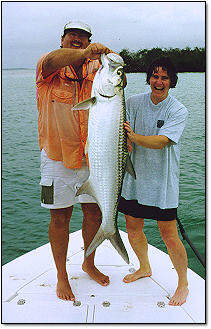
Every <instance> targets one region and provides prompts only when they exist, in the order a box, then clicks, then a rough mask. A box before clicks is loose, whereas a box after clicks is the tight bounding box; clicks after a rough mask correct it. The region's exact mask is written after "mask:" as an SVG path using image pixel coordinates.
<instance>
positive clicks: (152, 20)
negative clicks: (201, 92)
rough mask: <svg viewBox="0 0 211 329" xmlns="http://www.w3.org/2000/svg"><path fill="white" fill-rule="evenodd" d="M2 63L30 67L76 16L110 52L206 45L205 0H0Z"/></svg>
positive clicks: (56, 44)
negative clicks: (14, 0) (61, 0)
mask: <svg viewBox="0 0 211 329" xmlns="http://www.w3.org/2000/svg"><path fill="white" fill-rule="evenodd" d="M1 4H2V68H3V69H4V68H32V69H33V68H35V67H36V63H37V61H38V59H39V57H40V56H41V55H42V54H44V53H47V52H50V51H52V50H54V49H58V48H59V47H60V40H61V34H62V31H63V27H64V25H65V24H66V23H67V22H69V21H71V20H79V21H82V22H85V23H87V24H89V25H90V26H91V28H92V33H93V36H92V42H100V43H102V44H104V45H106V46H107V47H109V48H110V49H112V50H113V51H116V52H119V51H121V50H122V49H124V48H127V49H129V50H130V51H137V50H139V49H151V48H154V47H160V48H180V49H182V48H186V47H190V48H194V47H204V46H205V2H204V1H138V2H136V1H112V2H110V1H63V2H59V1H58V2H57V1H49V2H47V1H46V2H44V1H43V2H42V1H41V2H40V1H32V2H28V1H17V2H13V1H3V2H1Z"/></svg>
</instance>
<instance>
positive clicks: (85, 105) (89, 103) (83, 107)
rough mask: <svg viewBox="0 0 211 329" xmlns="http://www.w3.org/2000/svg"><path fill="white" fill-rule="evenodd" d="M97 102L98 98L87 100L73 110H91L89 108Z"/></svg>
mask: <svg viewBox="0 0 211 329" xmlns="http://www.w3.org/2000/svg"><path fill="white" fill-rule="evenodd" d="M95 102H96V97H91V98H88V99H86V100H85V101H82V102H80V103H78V104H76V105H75V106H74V107H73V108H72V110H73V111H75V110H89V108H90V107H91V106H92V105H93V104H94V103H95Z"/></svg>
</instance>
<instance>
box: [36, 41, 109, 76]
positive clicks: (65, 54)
mask: <svg viewBox="0 0 211 329" xmlns="http://www.w3.org/2000/svg"><path fill="white" fill-rule="evenodd" d="M110 52H111V50H110V49H109V48H107V47H106V46H104V45H101V44H100V43H91V44H90V45H89V46H88V47H87V48H86V49H70V48H62V49H57V50H54V51H52V52H50V53H49V54H48V55H47V56H46V57H45V59H44V61H43V67H42V69H43V76H44V77H47V76H48V75H50V74H51V73H53V72H55V71H56V70H58V69H60V68H62V67H65V66H67V65H73V66H76V67H77V66H80V65H81V64H82V63H83V61H84V60H85V59H86V58H89V59H93V60H94V59H100V56H101V54H103V53H106V54H108V53H110Z"/></svg>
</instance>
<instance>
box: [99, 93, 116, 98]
mask: <svg viewBox="0 0 211 329" xmlns="http://www.w3.org/2000/svg"><path fill="white" fill-rule="evenodd" d="M99 95H100V96H101V97H104V98H112V97H114V96H115V94H114V95H112V96H111V95H103V94H101V93H99Z"/></svg>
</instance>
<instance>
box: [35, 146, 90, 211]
mask: <svg viewBox="0 0 211 329" xmlns="http://www.w3.org/2000/svg"><path fill="white" fill-rule="evenodd" d="M40 172H41V181H40V185H41V186H42V190H41V206H42V207H44V208H48V209H61V208H67V207H70V206H73V205H74V204H75V203H96V201H95V199H94V198H92V197H91V196H89V195H87V194H83V195H79V196H77V197H76V196H75V195H76V192H77V190H78V188H79V187H80V186H81V185H82V184H83V183H84V182H85V181H86V180H87V179H88V177H89V169H88V167H87V164H86V158H85V157H84V158H83V162H82V167H81V168H80V169H68V168H66V167H65V166H64V165H63V163H62V161H54V160H51V159H49V158H48V156H47V154H46V152H45V150H44V149H42V151H41V166H40Z"/></svg>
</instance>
